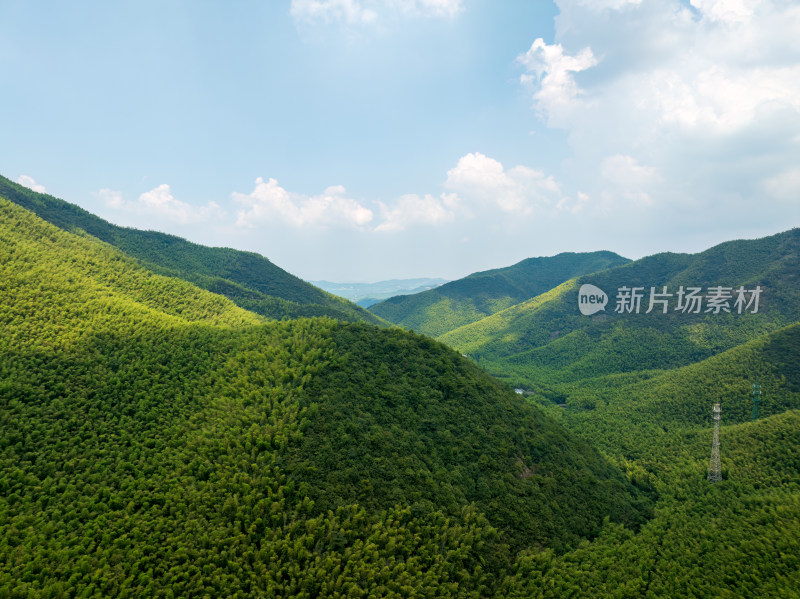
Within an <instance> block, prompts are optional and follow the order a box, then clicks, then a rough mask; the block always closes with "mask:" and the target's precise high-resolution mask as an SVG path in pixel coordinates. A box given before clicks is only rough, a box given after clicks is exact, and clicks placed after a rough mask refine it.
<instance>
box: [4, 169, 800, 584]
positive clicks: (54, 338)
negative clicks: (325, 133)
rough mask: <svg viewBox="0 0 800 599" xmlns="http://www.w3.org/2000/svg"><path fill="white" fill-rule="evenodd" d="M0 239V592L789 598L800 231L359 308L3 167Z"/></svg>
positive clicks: (529, 264)
mask: <svg viewBox="0 0 800 599" xmlns="http://www.w3.org/2000/svg"><path fill="white" fill-rule="evenodd" d="M0 238H2V242H1V243H0V269H1V270H2V276H1V277H0V288H2V290H1V291H0V304H1V305H0V322H1V323H2V324H1V325H0V404H2V409H0V427H1V428H2V434H0V491H2V492H1V493H0V596H2V597H72V596H75V597H195V596H198V597H202V596H209V597H222V596H224V597H309V598H310V597H476V598H477V597H554V598H555V597H776V598H777V597H781V598H784V597H797V596H800V591H798V589H800V229H793V230H789V231H786V232H784V233H780V234H778V235H774V236H771V237H766V238H763V239H757V240H733V241H730V242H727V243H724V244H721V245H718V246H715V247H713V248H709V249H708V250H706V251H704V252H701V253H698V254H691V255H690V254H671V253H666V254H657V255H654V256H649V257H646V258H643V259H640V260H636V261H631V260H628V259H626V258H624V257H621V256H618V255H616V254H613V253H612V252H607V251H598V252H592V253H567V254H559V255H557V256H552V257H539V258H530V259H528V260H525V261H523V262H520V263H519V264H516V265H513V266H510V267H507V268H503V269H496V270H493V271H486V272H482V273H475V274H474V275H470V276H469V277H466V278H464V279H460V280H458V281H451V282H449V283H446V284H444V285H441V286H438V287H436V288H434V289H427V290H425V291H422V292H420V293H416V294H410V295H405V296H400V297H392V298H388V299H385V300H383V301H381V302H378V303H376V304H374V305H370V306H369V310H366V309H364V308H363V307H360V306H357V305H355V304H353V303H351V302H349V301H347V300H345V299H342V298H340V297H337V296H334V295H332V294H331V293H329V292H325V291H323V290H321V289H319V288H318V287H315V286H314V285H311V284H309V283H307V282H305V281H302V280H301V279H299V278H297V277H295V276H294V275H292V274H290V273H288V272H286V271H285V270H283V269H281V268H280V267H278V266H277V265H274V264H273V263H272V262H270V261H269V260H268V259H267V258H265V257H263V256H259V255H257V254H253V253H248V252H240V251H237V250H233V249H226V248H208V247H204V246H199V245H197V244H192V243H190V242H188V241H186V240H183V239H180V238H178V237H174V236H170V235H166V234H162V233H156V232H152V231H138V230H135V229H128V228H124V227H118V226H116V225H112V224H111V223H108V222H106V221H103V220H102V219H100V218H98V217H96V216H94V215H92V214H90V213H88V212H86V211H84V210H82V209H81V208H79V207H77V206H75V205H73V204H70V203H68V202H65V201H63V200H61V199H58V198H55V197H52V196H49V195H44V194H39V193H37V192H34V191H31V190H29V189H27V188H24V187H22V186H20V185H17V184H16V183H13V182H11V181H9V180H8V179H5V178H2V177H0ZM584 285H592V286H594V287H596V288H598V289H601V290H604V291H605V292H606V293H607V294H608V304H607V306H606V307H605V310H604V311H602V312H598V313H597V314H594V315H591V316H585V315H583V314H581V313H580V312H579V310H578V301H579V290H580V288H581V287H582V286H584ZM690 287H697V288H700V289H702V290H703V292H704V293H705V294H706V295H705V300H706V304H705V305H704V307H703V309H702V310H699V311H697V312H693V311H687V310H682V309H681V305H680V303H679V302H681V301H682V299H683V296H680V297H678V290H679V289H681V290H684V289H688V288H690ZM714 287H724V288H726V289H730V290H731V294H733V293H734V290H736V289H738V288H741V289H743V290H745V291H746V292H748V293H749V296H748V297H749V299H752V295H753V293H754V290H756V289H758V290H759V293H760V295H759V304H758V306H757V309H755V307H754V305H753V302H751V303H750V304H749V308H748V309H744V310H741V311H739V310H737V309H736V306H735V304H734V302H733V300H734V298H733V295H731V296H729V297H728V298H727V299H728V300H729V301H728V303H727V304H726V306H727V308H728V310H727V311H726V310H724V309H719V310H716V311H715V310H713V309H712V310H706V308H707V307H708V306H709V302H710V301H711V300H710V299H709V297H710V295H711V294H712V292H710V291H709V289H713V288H714ZM623 288H626V289H632V288H640V289H642V290H645V291H643V294H644V296H643V299H642V309H641V310H637V311H634V310H630V311H626V310H624V309H623V310H620V311H618V310H616V309H615V301H616V299H617V297H618V294H619V290H621V289H623ZM651 288H654V289H658V290H661V289H663V290H664V291H663V292H662V293H664V294H665V297H666V294H671V295H669V297H668V300H665V301H666V302H667V303H666V304H664V310H663V311H661V310H660V309H657V310H652V311H650V312H646V309H647V304H648V301H647V300H648V299H651V300H652V299H653V297H654V296H650V297H649V298H648V293H649V292H650V290H651ZM653 293H655V292H653ZM756 381H757V382H758V383H759V384H760V389H761V391H762V395H761V396H760V398H759V399H760V402H759V405H758V417H757V418H756V419H754V418H753V416H754V410H753V407H754V406H753V402H752V397H753V396H752V392H753V384H754V383H755V382H756ZM515 388H517V389H518V390H519V391H521V393H515V392H514V389H515ZM715 403H719V404H721V410H722V418H721V427H720V433H719V438H720V447H721V464H722V480H721V481H720V482H717V483H711V482H709V481H708V480H707V474H708V468H709V457H710V453H711V445H712V428H713V425H712V419H711V407H712V405H713V404H715Z"/></svg>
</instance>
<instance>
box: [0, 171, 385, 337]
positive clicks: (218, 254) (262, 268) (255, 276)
mask: <svg viewBox="0 0 800 599" xmlns="http://www.w3.org/2000/svg"><path fill="white" fill-rule="evenodd" d="M0 197H3V198H6V199H7V200H9V201H11V202H14V203H16V204H18V205H20V206H22V207H23V208H26V209H27V210H30V211H31V212H34V213H35V214H37V215H38V216H39V217H41V218H43V219H44V220H46V221H48V222H50V223H52V224H54V225H56V226H57V227H59V228H61V229H63V230H65V231H70V232H72V233H78V234H83V235H90V236H92V237H95V238H97V239H99V240H101V241H104V242H106V243H109V244H111V245H113V246H115V247H117V248H119V249H120V250H122V251H123V252H125V253H126V254H127V255H128V256H131V257H133V258H136V259H138V260H140V261H141V263H142V264H143V265H144V266H145V267H146V268H148V269H150V270H153V271H154V272H158V273H160V274H163V275H166V276H170V277H175V278H180V279H184V280H186V281H189V282H191V283H194V284H195V285H197V286H198V287H201V288H203V289H207V290H209V291H212V292H214V293H218V294H221V295H224V296H226V297H228V298H229V299H231V300H232V301H233V302H235V303H236V304H237V305H239V306H241V307H243V308H245V309H246V310H250V311H252V312H256V313H258V314H262V315H264V316H267V317H268V318H274V319H282V318H299V317H314V316H326V317H330V318H336V319H339V320H346V321H352V322H358V321H364V322H371V323H374V324H381V323H382V321H380V319H378V318H376V317H375V316H374V315H373V314H372V313H370V312H367V311H366V310H364V309H363V308H360V307H358V306H356V305H355V304H352V303H350V302H348V301H346V300H344V299H342V298H340V297H336V296H335V295H331V294H330V293H327V292H325V291H323V290H321V289H318V288H317V287H314V286H313V285H310V284H309V283H306V282H305V281H302V280H300V279H298V278H297V277H295V276H294V275H291V274H289V273H288V272H286V271H285V270H283V269H281V268H279V267H277V266H275V265H274V264H272V263H271V262H270V261H269V260H267V259H266V258H264V257H263V256H260V255H258V254H255V253H252V252H242V251H238V250H232V249H229V248H209V247H205V246H202V245H198V244H195V243H191V242H189V241H186V240H185V239H181V238H180V237H175V236H174V235H166V234H164V233H158V232H156V231H139V230H137V229H129V228H125V227H118V226H116V225H112V224H111V223H108V222H106V221H104V220H103V219H101V218H98V217H97V216H95V215H93V214H91V213H89V212H86V211H85V210H83V209H82V208H80V207H78V206H76V205H74V204H69V203H68V202H65V201H63V200H59V199H58V198H54V197H53V196H50V195H44V194H40V193H37V192H35V191H31V190H30V189H27V188H26V187H22V186H21V185H17V184H16V183H13V182H11V181H9V180H8V179H6V178H5V177H2V176H0Z"/></svg>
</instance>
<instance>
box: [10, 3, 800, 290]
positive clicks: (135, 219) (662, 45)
mask: <svg viewBox="0 0 800 599" xmlns="http://www.w3.org/2000/svg"><path fill="white" fill-rule="evenodd" d="M798 31H800V7H798V6H797V5H796V3H795V2H790V1H785V0H691V2H684V1H678V0H591V1H590V0H574V1H569V2H568V1H566V0H558V1H557V2H548V1H544V0H542V1H539V0H536V1H531V0H527V1H518V0H501V1H498V0H492V1H490V0H382V1H379V0H293V1H289V0H286V1H266V0H262V1H256V0H248V1H235V0H234V1H229V2H200V1H197V0H191V1H185V2H181V1H177V0H173V1H169V2H147V1H137V2H113V3H111V2H85V1H79V2H73V3H63V2H36V3H32V2H26V1H17V0H0V69H2V72H3V79H4V85H3V88H2V91H0V114H2V121H3V143H2V144H0V173H2V174H3V175H5V176H7V177H9V178H11V179H13V180H16V181H19V182H21V183H23V184H26V185H28V186H30V187H33V188H36V189H39V190H42V189H44V190H46V191H47V192H48V193H51V194H53V195H56V196H58V197H61V198H63V199H66V200H68V201H70V202H74V203H77V204H79V205H81V206H83V207H84V208H86V209H88V210H90V211H92V212H94V213H97V214H99V215H101V216H102V217H104V218H107V219H108V220H111V221H112V222H115V223H119V224H123V225H129V226H136V227H140V228H150V229H157V230H162V231H166V232H169V233H174V234H177V235H180V236H182V237H186V238H188V239H191V240H193V241H197V242H200V243H204V244H208V245H224V246H229V247H236V248H239V249H247V250H253V251H257V252H259V253H261V254H263V255H265V256H267V257H268V258H270V259H271V260H273V261H274V262H275V263H276V264H278V265H280V266H282V267H283V268H286V269H287V270H289V271H290V272H293V273H295V274H297V275H299V276H301V277H304V278H306V279H328V280H338V281H375V280H380V279H389V278H400V277H417V276H442V277H446V278H456V277H460V276H464V275H466V274H468V273H470V272H474V271H477V270H483V269H486V268H492V267H499V266H506V265H510V264H512V263H514V262H517V261H519V260H521V259H523V258H526V257H530V256H542V255H553V254H555V253H558V252H561V251H590V250H598V249H609V250H613V251H616V252H619V253H621V254H623V255H625V256H628V257H632V258H637V257H641V256H643V255H647V254H652V253H655V252H658V251H666V250H671V251H699V250H702V249H704V248H706V247H709V246H710V245H713V244H715V243H718V242H721V241H725V240H728V239H734V238H742V237H757V236H762V235H766V234H771V233H775V232H778V231H782V230H786V229H789V228H791V227H795V226H798V225H800V47H799V46H798V44H797V43H796V37H797V32H798Z"/></svg>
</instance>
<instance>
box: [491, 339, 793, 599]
mask: <svg viewBox="0 0 800 599" xmlns="http://www.w3.org/2000/svg"><path fill="white" fill-rule="evenodd" d="M798 364H800V324H795V325H791V326H789V327H786V328H783V329H780V330H778V331H776V332H774V333H771V334H769V335H765V336H762V337H760V338H758V339H756V340H754V341H751V342H749V343H747V344H744V345H742V346H739V347H736V348H734V349H731V350H728V351H726V352H723V353H721V354H719V355H716V356H713V357H711V358H708V359H706V360H704V361H702V362H699V363H697V364H692V365H689V366H685V367H683V368H679V369H675V370H671V371H667V372H661V373H658V374H652V373H647V372H641V373H636V374H629V375H610V376H605V377H599V378H596V379H592V380H589V381H581V382H579V383H572V384H570V385H568V386H565V387H564V388H563V389H562V391H564V392H565V395H566V396H567V397H568V399H567V400H566V405H565V407H563V408H560V407H556V406H555V404H552V403H550V401H549V400H547V399H545V398H541V397H540V398H539V401H540V402H541V405H543V406H549V407H548V408H547V409H548V410H549V411H550V413H551V414H552V415H554V416H555V417H557V418H558V419H559V420H560V421H561V422H562V423H563V424H564V425H565V426H567V427H568V428H570V429H572V430H574V431H576V432H579V434H580V435H581V436H583V437H585V438H586V439H588V440H590V441H592V442H593V443H594V444H596V445H598V446H600V447H601V448H603V450H604V452H605V453H606V454H607V455H609V456H610V457H611V458H612V459H613V460H614V461H616V462H617V463H618V464H619V465H620V467H622V468H623V469H624V470H626V471H627V472H628V473H629V477H630V478H631V479H632V480H634V481H636V483H637V484H638V485H640V486H642V487H645V488H646V487H648V486H652V488H653V489H654V490H655V491H656V492H657V494H658V496H659V500H658V503H657V504H656V510H655V514H656V515H655V517H654V518H653V519H652V520H650V521H649V522H648V523H647V524H646V525H645V526H644V527H642V529H641V530H640V531H638V532H636V533H631V532H630V531H626V530H624V529H623V528H621V527H617V526H609V527H607V528H606V529H605V530H604V533H603V535H601V537H600V538H598V539H596V540H595V541H592V542H591V543H583V544H582V546H580V547H579V548H578V549H576V550H574V551H571V552H568V553H566V554H564V555H561V556H557V555H555V554H554V553H553V552H551V551H545V552H538V553H531V554H530V555H528V556H525V555H522V556H521V557H520V559H519V561H518V562H517V564H516V568H517V570H516V572H515V573H514V575H513V576H512V577H511V578H510V580H508V581H507V586H506V587H505V589H504V590H505V591H506V595H507V596H513V597H561V596H565V595H567V594H569V595H574V596H580V597H598V596H603V597H646V596H653V597H690V596H695V597H727V596H729V597H775V598H782V597H797V596H798V589H799V588H800V411H799V410H798V408H800V372H799V371H798V367H797V365H798ZM756 380H758V381H759V382H760V384H761V389H762V390H763V395H762V396H761V401H760V409H759V414H760V418H759V419H758V420H756V421H752V420H751V418H752V402H751V401H750V398H751V392H752V384H753V382H754V381H756ZM716 402H719V403H721V406H722V419H721V423H722V425H723V426H722V427H721V431H720V447H721V450H720V455H721V464H722V474H723V481H722V482H721V483H717V484H710V483H709V482H708V481H706V480H705V478H706V476H705V475H706V472H707V469H708V460H709V457H710V452H711V440H712V428H711V418H710V416H711V406H712V404H713V403H716Z"/></svg>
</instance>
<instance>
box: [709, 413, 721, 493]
mask: <svg viewBox="0 0 800 599" xmlns="http://www.w3.org/2000/svg"><path fill="white" fill-rule="evenodd" d="M720 414H722V408H720V405H719V404H718V403H715V404H714V407H713V408H712V409H711V417H712V418H713V419H714V441H713V442H712V444H711V461H710V462H709V463H708V481H709V482H712V483H718V482H719V481H721V480H722V468H721V466H720V462H719V417H720Z"/></svg>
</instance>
